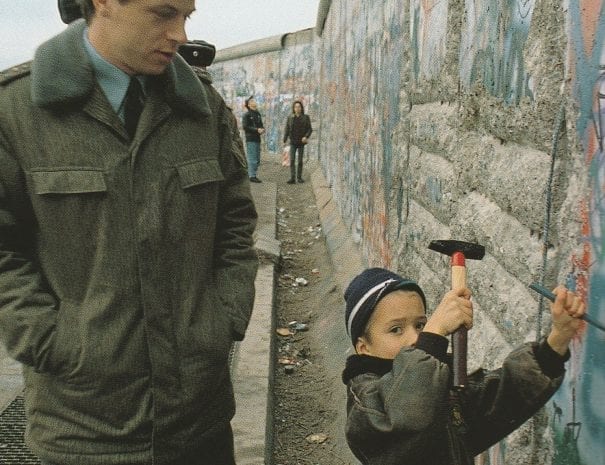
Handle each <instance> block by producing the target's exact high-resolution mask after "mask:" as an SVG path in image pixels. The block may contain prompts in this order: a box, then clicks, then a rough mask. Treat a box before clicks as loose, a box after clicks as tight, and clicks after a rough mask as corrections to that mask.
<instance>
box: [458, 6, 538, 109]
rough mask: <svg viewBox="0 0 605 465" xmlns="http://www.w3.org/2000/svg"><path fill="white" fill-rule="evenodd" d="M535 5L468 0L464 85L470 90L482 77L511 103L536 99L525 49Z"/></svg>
mask: <svg viewBox="0 0 605 465" xmlns="http://www.w3.org/2000/svg"><path fill="white" fill-rule="evenodd" d="M495 3H497V5H494V4H495ZM534 5H535V0H497V1H496V2H494V0H465V11H466V15H465V22H464V25H463V31H462V43H461V46H460V81H461V83H462V85H464V86H465V87H466V88H467V89H468V88H469V87H470V86H471V85H472V84H473V83H475V82H477V81H478V80H479V81H481V82H482V83H483V85H484V86H485V88H486V89H487V90H488V91H489V92H490V93H491V94H493V95H494V96H497V97H501V98H503V99H504V101H506V102H507V103H511V104H517V103H519V101H520V100H521V98H523V97H529V98H531V99H533V89H532V85H531V80H530V77H529V76H528V74H527V72H526V71H525V65H524V61H523V49H524V47H525V43H526V40H527V35H528V33H529V26H530V24H531V20H532V14H533V11H534Z"/></svg>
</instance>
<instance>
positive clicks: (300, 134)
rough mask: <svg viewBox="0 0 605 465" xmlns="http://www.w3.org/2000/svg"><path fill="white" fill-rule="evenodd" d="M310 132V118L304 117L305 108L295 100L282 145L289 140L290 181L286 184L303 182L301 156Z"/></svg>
mask: <svg viewBox="0 0 605 465" xmlns="http://www.w3.org/2000/svg"><path fill="white" fill-rule="evenodd" d="M312 132H313V128H312V127H311V118H309V116H308V115H305V107H304V106H303V104H302V102H301V101H300V100H296V101H295V102H294V103H293V104H292V114H291V115H290V116H288V119H287V121H286V129H285V131H284V144H285V143H286V142H287V141H288V138H290V180H289V181H288V184H294V183H295V182H296V180H298V182H305V181H304V179H303V178H302V172H303V155H304V153H305V145H307V142H308V141H309V137H310V136H311V133H312ZM296 152H298V175H297V172H296V164H295V161H296Z"/></svg>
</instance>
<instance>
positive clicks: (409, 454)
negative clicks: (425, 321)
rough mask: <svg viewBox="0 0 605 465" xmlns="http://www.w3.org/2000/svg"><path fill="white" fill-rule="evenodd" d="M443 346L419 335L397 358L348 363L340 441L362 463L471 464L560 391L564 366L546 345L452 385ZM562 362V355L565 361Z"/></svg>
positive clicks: (530, 346) (520, 352)
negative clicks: (455, 388) (344, 420)
mask: <svg viewBox="0 0 605 465" xmlns="http://www.w3.org/2000/svg"><path fill="white" fill-rule="evenodd" d="M447 344H448V341H447V339H446V338H443V337H441V336H438V335H434V334H430V333H421V334H420V337H419V338H418V341H417V344H416V346H415V347H410V348H405V349H402V350H401V352H400V353H399V354H398V355H397V357H396V358H395V360H393V361H391V360H385V359H379V358H375V357H370V356H367V355H353V356H351V357H349V359H348V360H347V366H346V368H345V370H344V372H343V382H344V383H345V384H347V394H348V401H347V424H346V437H347V442H348V444H349V447H350V448H351V450H352V451H353V453H354V454H355V456H356V457H357V458H358V459H359V460H360V461H361V462H362V463H363V464H365V465H369V464H376V465H402V464H405V465H472V464H473V457H474V456H475V455H477V454H479V453H481V452H482V451H484V450H485V449H487V448H488V447H490V446H491V445H493V444H495V443H496V442H498V441H500V440H501V439H503V438H504V437H505V436H507V435H508V434H510V433H511V432H512V431H514V430H515V429H517V428H518V427H519V426H520V425H521V424H522V423H524V422H525V421H526V420H527V419H529V418H530V417H531V416H532V415H534V414H535V413H536V412H537V411H538V410H539V409H540V408H541V407H542V406H543V405H544V404H545V403H546V402H547V400H548V399H549V398H550V397H551V396H552V394H554V392H555V391H556V390H557V389H558V387H559V386H560V384H561V382H562V379H563V375H564V372H565V370H564V365H563V364H564V361H565V360H566V358H564V357H561V356H560V355H559V354H557V353H556V352H554V351H553V350H552V349H551V348H550V347H549V346H548V344H547V343H546V342H545V341H543V342H542V343H540V344H538V343H531V344H525V345H523V346H521V347H519V348H517V349H516V350H514V351H513V352H512V353H510V354H509V355H508V357H507V358H506V359H505V360H504V363H503V365H502V367H501V368H499V369H498V370H494V371H486V370H483V369H481V370H478V371H476V372H474V373H472V374H470V375H469V380H468V385H467V387H466V388H465V390H464V391H462V392H460V393H456V392H454V391H453V390H451V389H450V387H451V370H450V366H449V357H448V355H447V354H446V349H447ZM567 357H568V356H567Z"/></svg>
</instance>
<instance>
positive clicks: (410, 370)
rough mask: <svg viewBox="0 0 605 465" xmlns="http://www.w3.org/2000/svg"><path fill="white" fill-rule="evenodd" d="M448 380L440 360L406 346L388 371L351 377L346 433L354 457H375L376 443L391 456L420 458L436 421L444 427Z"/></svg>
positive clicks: (443, 364)
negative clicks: (380, 374)
mask: <svg viewBox="0 0 605 465" xmlns="http://www.w3.org/2000/svg"><path fill="white" fill-rule="evenodd" d="M444 339H445V338H444ZM445 347H447V340H445ZM443 352H444V353H445V349H444V350H443ZM449 378H450V369H449V367H448V365H447V364H446V363H444V361H442V360H440V359H439V358H437V357H435V356H433V355H431V354H429V353H427V352H426V351H424V350H422V349H419V348H406V349H403V350H402V351H401V352H399V354H398V355H397V356H396V357H395V360H394V361H393V369H392V371H391V372H390V373H388V374H386V375H384V376H382V377H378V376H377V375H373V374H364V375H360V376H358V377H356V378H354V379H353V380H352V381H350V382H349V385H348V389H349V395H348V398H349V403H348V415H347V424H346V437H347V442H348V443H349V445H350V447H351V449H352V450H353V452H355V454H356V455H357V457H362V458H363V457H365V458H367V457H368V456H369V455H374V457H375V458H376V455H375V454H380V453H382V452H380V451H377V450H374V449H376V447H375V446H374V445H375V444H380V445H381V446H380V448H381V449H383V450H385V451H386V450H389V451H391V453H392V455H393V456H394V457H395V456H396V457H400V458H401V457H419V456H423V455H424V454H425V452H426V450H425V448H426V446H427V444H429V442H430V440H431V436H432V435H433V434H435V433H436V428H435V425H441V428H443V427H444V425H445V423H446V421H447V414H448V409H447V402H448V392H449V389H448V385H449ZM379 462H380V460H379V461H378V462H374V463H379ZM398 463H399V462H398Z"/></svg>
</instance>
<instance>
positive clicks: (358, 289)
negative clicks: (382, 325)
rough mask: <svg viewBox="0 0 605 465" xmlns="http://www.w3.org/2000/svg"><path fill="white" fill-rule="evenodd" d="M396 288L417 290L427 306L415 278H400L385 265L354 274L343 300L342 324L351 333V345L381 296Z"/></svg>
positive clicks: (355, 340)
mask: <svg viewBox="0 0 605 465" xmlns="http://www.w3.org/2000/svg"><path fill="white" fill-rule="evenodd" d="M397 289H403V290H407V291H414V292H416V293H418V295H420V298H421V299H422V304H423V305H424V308H425V310H426V298H425V297H424V292H422V289H421V288H420V286H419V285H418V283H416V281H412V280H411V279H406V278H402V277H401V276H399V275H398V274H396V273H393V272H392V271H389V270H386V269H384V268H368V269H366V270H364V271H362V272H361V273H360V274H358V275H357V276H356V277H355V278H353V280H352V281H351V283H350V284H349V286H348V287H347V290H346V291H345V294H344V297H345V301H346V312H345V324H346V326H347V334H348V335H349V336H350V338H351V341H352V342H353V345H355V342H357V338H358V337H360V336H361V335H362V334H363V331H364V329H365V327H366V324H367V323H368V320H369V319H370V316H371V315H372V312H373V311H374V309H375V308H376V305H377V304H378V302H379V301H380V299H382V298H383V297H384V296H385V295H387V294H388V293H389V292H393V291H395V290H397Z"/></svg>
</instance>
